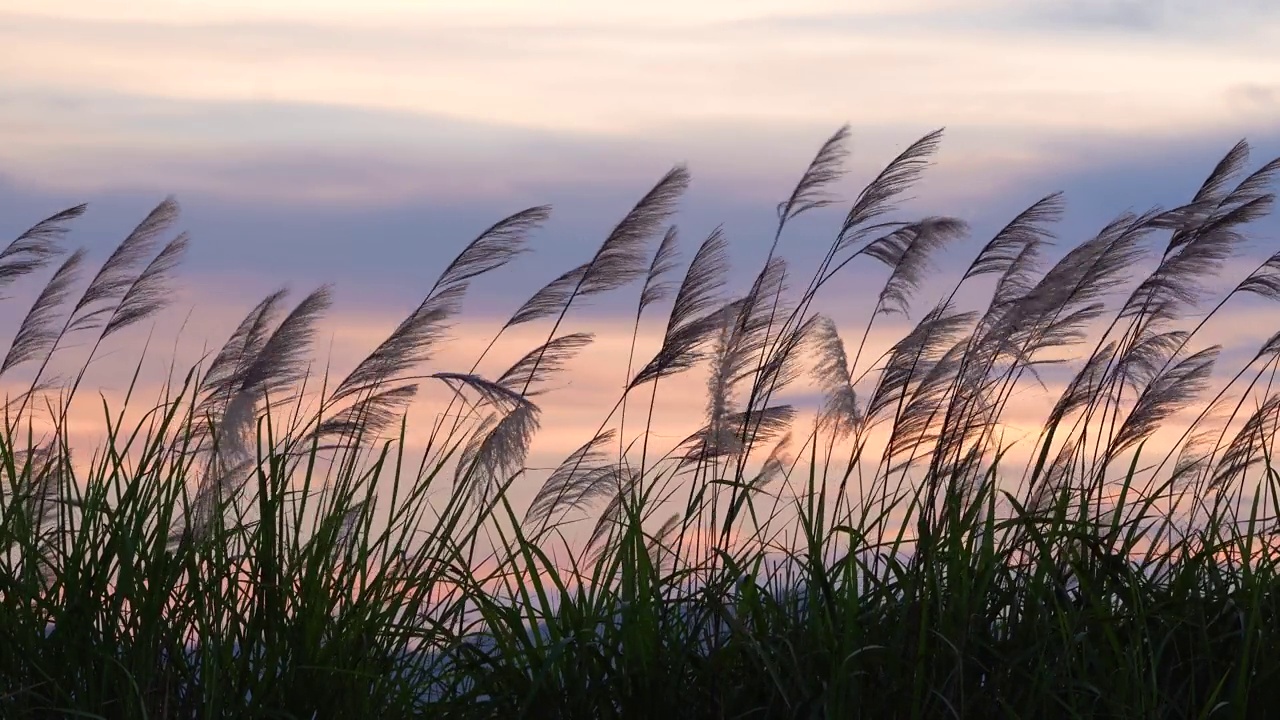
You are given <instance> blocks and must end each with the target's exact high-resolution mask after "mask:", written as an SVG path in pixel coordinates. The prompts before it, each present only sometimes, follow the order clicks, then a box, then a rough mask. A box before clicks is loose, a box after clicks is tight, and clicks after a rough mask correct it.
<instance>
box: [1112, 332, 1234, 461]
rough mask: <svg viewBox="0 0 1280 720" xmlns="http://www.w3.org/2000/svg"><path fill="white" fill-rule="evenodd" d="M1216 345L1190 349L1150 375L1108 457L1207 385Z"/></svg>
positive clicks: (1141, 436)
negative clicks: (1175, 360) (1163, 368)
mask: <svg viewBox="0 0 1280 720" xmlns="http://www.w3.org/2000/svg"><path fill="white" fill-rule="evenodd" d="M1219 349H1220V348H1219V347H1218V346H1216V345H1215V346H1212V347H1208V348H1205V349H1203V350H1200V351H1198V352H1195V353H1192V354H1191V355H1188V356H1187V357H1185V358H1183V359H1182V360H1179V361H1178V362H1177V363H1175V364H1173V365H1172V366H1171V367H1169V368H1167V369H1166V370H1164V371H1163V372H1161V373H1160V374H1159V375H1157V376H1156V377H1154V378H1152V379H1151V382H1150V383H1148V384H1147V386H1146V387H1145V388H1143V390H1142V393H1141V394H1140V395H1139V396H1138V399H1137V401H1136V402H1135V403H1134V405H1133V408H1132V409H1131V410H1130V411H1129V415H1128V416H1127V417H1126V418H1125V420H1124V423H1123V424H1121V426H1120V429H1119V430H1118V431H1117V432H1116V434H1115V437H1114V438H1113V439H1112V441H1111V445H1110V447H1109V450H1108V457H1109V458H1114V457H1115V456H1116V455H1119V454H1120V453H1122V452H1124V451H1125V450H1127V449H1129V448H1131V447H1133V446H1134V445H1137V444H1138V443H1139V442H1142V441H1143V440H1145V439H1146V438H1147V437H1148V436H1150V435H1151V433H1153V432H1155V430H1156V428H1158V427H1159V426H1160V424H1161V423H1162V422H1164V421H1165V420H1166V419H1168V417H1169V416H1170V415H1172V414H1173V413H1175V412H1177V411H1178V410H1179V409H1181V408H1183V407H1185V406H1186V405H1187V404H1188V403H1190V402H1191V401H1193V400H1195V398H1196V396H1197V395H1198V394H1199V393H1200V392H1201V391H1202V390H1203V389H1204V388H1205V387H1206V386H1207V385H1208V382H1209V375H1210V373H1211V372H1212V371H1213V363H1214V360H1216V359H1217V356H1218V351H1219Z"/></svg>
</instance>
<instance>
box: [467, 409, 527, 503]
mask: <svg viewBox="0 0 1280 720" xmlns="http://www.w3.org/2000/svg"><path fill="white" fill-rule="evenodd" d="M540 413H541V411H540V410H539V409H538V406H537V405H534V404H533V403H531V402H528V401H527V400H526V401H525V402H523V403H521V404H519V405H516V406H515V407H514V408H513V409H512V410H510V411H507V412H505V413H502V412H493V413H490V414H489V415H487V416H486V417H485V419H484V420H483V421H482V422H481V423H480V425H479V427H477V428H476V430H475V432H473V433H472V434H471V436H470V437H469V438H468V439H467V442H466V444H465V445H464V446H463V448H462V452H461V453H459V456H458V466H457V469H456V470H455V473H454V486H455V487H456V488H458V490H459V491H460V492H461V493H463V494H464V496H465V497H467V498H469V499H470V500H471V501H472V502H473V503H477V504H481V505H484V504H486V503H488V502H489V500H490V499H491V496H492V492H493V490H494V488H495V486H497V485H499V484H501V483H504V482H506V481H507V480H508V479H510V478H512V477H514V476H515V475H517V474H518V473H520V472H522V471H523V470H524V460H525V457H526V456H527V455H528V453H529V443H530V442H532V440H533V436H534V434H535V433H537V431H538V425H539V415H540Z"/></svg>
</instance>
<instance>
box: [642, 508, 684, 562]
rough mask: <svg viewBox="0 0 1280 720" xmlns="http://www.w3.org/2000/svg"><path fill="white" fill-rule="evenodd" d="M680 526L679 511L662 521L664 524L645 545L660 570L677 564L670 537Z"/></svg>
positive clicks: (651, 559) (652, 560)
mask: <svg viewBox="0 0 1280 720" xmlns="http://www.w3.org/2000/svg"><path fill="white" fill-rule="evenodd" d="M678 527H680V515H679V514H678V513H677V514H673V515H672V516H671V517H669V518H667V519H666V521H665V522H663V523H662V526H661V527H659V528H658V530H657V532H655V533H654V534H653V535H652V537H650V539H649V541H648V543H647V544H646V546H645V550H646V552H648V554H649V558H650V561H651V562H652V563H653V566H654V567H655V568H657V569H658V570H659V571H660V572H662V571H668V570H669V569H670V568H673V567H674V565H675V562H676V560H677V558H676V557H675V549H674V548H673V547H672V542H671V540H670V538H671V535H672V534H673V533H675V531H676V528H678Z"/></svg>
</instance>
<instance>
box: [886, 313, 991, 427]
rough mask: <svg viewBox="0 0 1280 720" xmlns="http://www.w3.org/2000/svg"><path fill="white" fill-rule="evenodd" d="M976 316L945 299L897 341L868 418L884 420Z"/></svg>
mask: <svg viewBox="0 0 1280 720" xmlns="http://www.w3.org/2000/svg"><path fill="white" fill-rule="evenodd" d="M974 316H975V313H973V312H956V311H953V310H952V309H951V307H950V306H949V305H948V304H947V303H945V302H944V303H941V304H939V305H937V306H935V307H934V308H933V309H932V310H930V311H929V312H928V313H927V314H926V315H925V316H924V317H923V318H921V319H920V322H918V323H916V326H915V327H914V328H912V329H911V331H910V332H908V333H907V334H906V336H904V337H903V338H902V339H901V340H899V341H898V342H896V343H894V345H893V347H892V348H890V349H889V352H888V353H887V355H888V360H887V361H886V362H885V365H884V368H883V369H882V370H881V371H880V376H879V378H878V379H877V382H876V387H875V390H874V391H873V392H872V394H871V399H870V400H869V401H868V402H867V409H866V412H865V415H864V417H865V418H866V419H867V421H874V422H880V421H881V420H883V418H881V414H882V413H883V412H884V411H885V410H887V409H888V408H890V407H892V406H894V405H897V404H898V403H899V402H902V401H904V398H906V396H907V393H908V388H909V387H910V385H911V383H912V381H913V380H914V379H915V378H917V377H919V376H920V375H922V374H923V373H924V372H925V370H926V368H927V367H928V365H929V363H930V361H932V360H934V359H936V358H938V357H940V356H941V354H942V353H943V351H944V348H950V347H952V346H953V345H954V344H955V342H956V337H957V336H958V335H959V334H960V333H962V332H964V331H965V330H966V329H968V328H969V327H970V326H971V325H972V324H973V319H974Z"/></svg>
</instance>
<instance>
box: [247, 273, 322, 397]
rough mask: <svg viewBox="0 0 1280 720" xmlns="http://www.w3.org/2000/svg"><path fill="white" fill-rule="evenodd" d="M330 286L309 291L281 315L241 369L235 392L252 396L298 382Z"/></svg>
mask: <svg viewBox="0 0 1280 720" xmlns="http://www.w3.org/2000/svg"><path fill="white" fill-rule="evenodd" d="M331 299H332V288H331V287H330V286H329V285H322V286H320V287H319V288H317V289H315V290H313V291H311V293H310V294H309V295H307V296H306V297H305V298H303V299H302V301H301V302H299V303H298V304H297V305H296V306H295V307H294V309H293V310H292V311H291V312H290V313H289V314H288V315H286V316H285V318H284V319H283V320H281V321H280V324H279V325H278V326H276V329H275V331H274V332H272V333H271V335H270V336H269V337H267V340H266V342H264V343H263V344H262V348H261V350H259V351H258V353H257V355H256V357H254V358H253V361H252V362H250V363H249V364H248V365H247V366H246V367H245V369H244V373H243V375H242V378H241V380H240V388H239V392H241V393H247V394H251V395H254V396H255V400H256V399H258V398H260V397H261V396H262V394H263V393H266V392H274V391H276V390H277V389H279V388H283V387H287V386H289V385H292V384H293V383H296V382H298V381H299V380H301V379H302V378H303V376H304V375H306V372H307V368H308V366H309V365H310V362H309V360H310V358H309V357H308V355H307V353H308V351H309V349H310V346H311V342H312V339H313V338H314V336H315V332H316V328H315V324H316V321H318V320H319V319H320V316H321V315H323V314H324V312H325V311H326V310H328V309H329V305H330V304H331Z"/></svg>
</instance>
